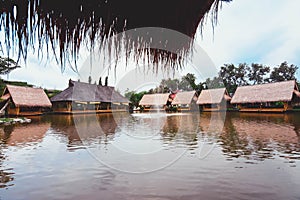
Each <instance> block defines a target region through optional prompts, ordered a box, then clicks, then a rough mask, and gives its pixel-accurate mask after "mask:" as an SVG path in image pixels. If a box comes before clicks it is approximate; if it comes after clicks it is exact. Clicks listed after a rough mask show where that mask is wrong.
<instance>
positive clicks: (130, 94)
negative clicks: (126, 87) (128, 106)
mask: <svg viewBox="0 0 300 200" xmlns="http://www.w3.org/2000/svg"><path fill="white" fill-rule="evenodd" d="M144 94H147V92H146V91H143V92H139V93H136V92H134V91H127V92H126V93H125V97H126V98H127V99H129V101H130V102H131V103H132V105H134V106H135V107H138V106H139V102H140V100H141V99H142V97H143V96H144Z"/></svg>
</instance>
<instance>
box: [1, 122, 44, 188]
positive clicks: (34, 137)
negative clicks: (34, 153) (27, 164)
mask: <svg viewBox="0 0 300 200" xmlns="http://www.w3.org/2000/svg"><path fill="white" fill-rule="evenodd" d="M49 127H50V123H38V124H24V125H22V124H19V125H10V126H3V127H1V128H0V145H1V146H0V177H1V178H0V188H5V187H7V186H11V185H13V184H8V182H10V181H13V180H14V178H13V175H14V172H13V169H12V168H6V166H5V165H4V164H3V163H4V161H5V159H7V156H5V154H4V153H3V150H6V149H7V148H9V147H11V146H15V147H17V148H18V149H20V148H26V147H28V146H32V145H37V144H38V143H40V142H41V141H42V139H43V138H44V135H45V133H46V132H47V130H48V129H49ZM7 184H8V185H7Z"/></svg>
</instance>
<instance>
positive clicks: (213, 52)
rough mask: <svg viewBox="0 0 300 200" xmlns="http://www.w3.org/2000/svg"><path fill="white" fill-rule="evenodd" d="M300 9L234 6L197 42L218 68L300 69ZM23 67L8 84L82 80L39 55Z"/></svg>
mask: <svg viewBox="0 0 300 200" xmlns="http://www.w3.org/2000/svg"><path fill="white" fill-rule="evenodd" d="M299 8H300V1H299V0H233V2H231V3H228V4H226V3H225V4H223V7H222V10H220V12H219V15H218V24H217V26H216V27H215V28H214V32H213V30H212V26H211V23H210V21H209V20H208V21H207V24H206V25H205V26H204V27H203V34H202V35H200V31H199V33H198V34H197V38H196V42H197V44H198V45H200V47H202V48H203V50H204V51H205V52H206V53H207V54H208V56H209V57H210V58H211V60H212V61H213V62H214V64H215V66H216V67H220V66H221V65H223V64H224V63H233V64H238V63H241V62H247V63H253V62H254V63H262V64H266V65H269V66H271V67H272V66H277V65H279V64H280V63H281V62H283V61H287V62H288V63H290V64H295V65H297V66H300V26H299V25H298V24H299V19H300V12H299ZM86 58H87V55H81V58H80V61H79V66H81V65H84V63H85V62H84V61H85V60H86ZM21 65H22V68H21V69H16V70H15V71H13V72H12V73H11V74H10V75H9V80H18V81H27V82H28V83H31V84H34V85H36V86H41V87H44V88H49V89H64V88H66V87H67V82H68V80H69V78H72V79H74V80H77V79H78V75H77V74H76V73H75V72H73V71H72V70H71V69H70V68H66V70H65V71H64V72H63V73H62V72H61V68H60V66H59V65H57V64H56V62H54V61H53V60H49V61H47V62H46V59H43V60H42V61H40V60H39V59H38V58H37V56H36V53H31V54H29V57H28V60H27V64H26V65H25V64H24V63H21ZM187 70H188V68H187ZM297 77H298V79H299V77H300V76H299V70H298V74H297ZM2 78H5V79H6V78H7V77H6V76H3V77H2Z"/></svg>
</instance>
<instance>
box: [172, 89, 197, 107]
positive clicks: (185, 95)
mask: <svg viewBox="0 0 300 200" xmlns="http://www.w3.org/2000/svg"><path fill="white" fill-rule="evenodd" d="M196 101H197V95H196V92H195V91H188V92H177V94H176V96H175V98H174V99H173V101H172V105H176V106H177V107H178V110H181V111H183V110H191V109H192V105H193V104H195V103H196Z"/></svg>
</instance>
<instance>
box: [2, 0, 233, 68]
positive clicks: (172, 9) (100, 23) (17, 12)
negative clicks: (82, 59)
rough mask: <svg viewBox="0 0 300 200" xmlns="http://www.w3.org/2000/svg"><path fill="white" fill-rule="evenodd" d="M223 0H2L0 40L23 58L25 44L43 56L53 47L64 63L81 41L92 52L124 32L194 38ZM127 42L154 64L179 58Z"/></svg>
mask: <svg viewBox="0 0 300 200" xmlns="http://www.w3.org/2000/svg"><path fill="white" fill-rule="evenodd" d="M221 1H226V2H228V1H231V0H201V1H199V0H190V1H188V2H187V1H184V0H163V1H158V0H153V1H147V2H140V1H139V0H130V1H117V0H64V1H60V0H2V1H0V8H1V10H0V12H1V13H0V30H1V31H4V32H5V41H4V42H1V44H2V45H3V44H5V46H6V50H7V52H9V51H10V50H13V51H16V50H18V57H19V58H20V57H21V56H23V58H24V60H26V58H27V52H28V48H33V49H38V51H39V52H40V53H41V52H42V50H43V49H44V48H46V50H47V55H49V53H50V51H51V52H52V53H53V54H54V55H55V57H56V58H57V59H59V62H60V63H61V65H62V66H64V65H65V64H66V62H68V61H69V60H71V59H74V60H75V61H76V59H77V56H78V52H79V49H80V47H81V46H82V45H83V44H85V45H87V46H88V47H89V49H90V50H92V49H93V48H94V47H95V44H103V43H104V42H105V39H107V38H109V37H110V36H112V35H114V34H116V33H120V32H122V31H124V30H130V29H135V28H140V27H164V28H167V29H172V30H175V31H179V32H181V33H183V34H186V35H187V36H189V37H191V38H193V37H194V35H195V33H196V30H197V27H198V25H199V23H200V22H201V21H202V20H203V18H204V17H205V15H206V14H207V13H208V12H209V11H210V10H212V16H213V20H214V21H215V20H216V14H217V12H218V10H219V7H220V6H219V4H220V2H221ZM36 40H37V41H38V46H36ZM132 41H136V40H132ZM164 42H166V40H165V41H162V43H164ZM125 46H126V48H127V49H126V50H129V51H131V50H132V49H135V55H136V57H140V56H141V55H148V54H151V55H152V56H151V59H150V60H151V61H152V62H154V63H157V62H158V61H159V60H164V61H167V62H172V63H176V62H177V61H178V60H180V58H181V57H180V56H178V55H175V54H177V53H171V52H167V51H160V50H146V54H141V53H140V51H139V50H138V49H139V48H140V47H143V46H144V47H145V46H147V45H139V44H136V43H132V42H127V44H126V45H125ZM138 47H139V48H138ZM184 49H185V50H184V51H186V48H184Z"/></svg>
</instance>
